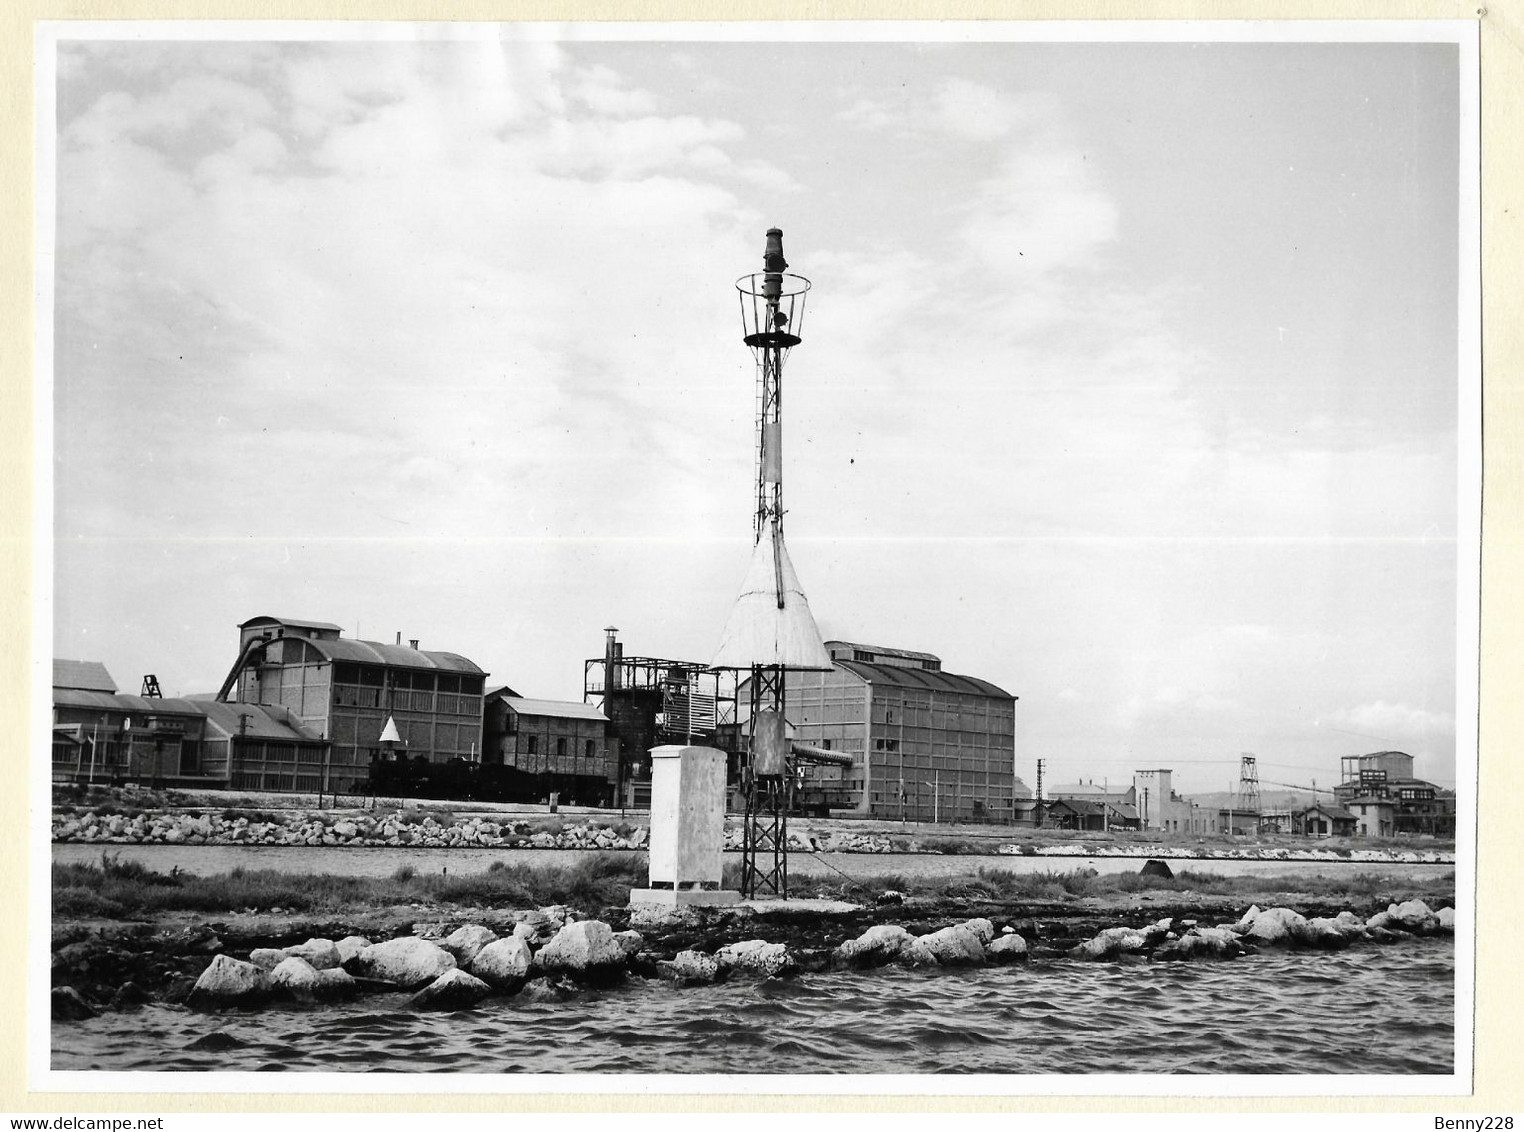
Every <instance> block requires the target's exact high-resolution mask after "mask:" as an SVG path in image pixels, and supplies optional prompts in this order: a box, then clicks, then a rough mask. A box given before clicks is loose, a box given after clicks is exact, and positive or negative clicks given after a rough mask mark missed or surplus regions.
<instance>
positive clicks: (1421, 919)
mask: <svg viewBox="0 0 1524 1132" xmlns="http://www.w3.org/2000/svg"><path fill="white" fill-rule="evenodd" d="M1386 911H1387V915H1388V916H1390V917H1391V918H1392V923H1391V924H1390V925H1389V926H1390V927H1396V928H1401V929H1402V930H1403V931H1408V932H1413V933H1414V934H1415V935H1432V934H1433V932H1434V931H1435V929H1437V928H1438V927H1439V919H1438V917H1436V916H1435V915H1434V913H1433V911H1431V910H1430V908H1429V906H1428V905H1427V904H1425V903H1424V902H1423V901H1422V900H1404V901H1403V902H1402V903H1401V904H1394V905H1392V906H1391V907H1390V908H1388V909H1387V910H1386Z"/></svg>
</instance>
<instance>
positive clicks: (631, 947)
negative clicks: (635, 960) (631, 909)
mask: <svg viewBox="0 0 1524 1132" xmlns="http://www.w3.org/2000/svg"><path fill="white" fill-rule="evenodd" d="M614 943H615V944H616V945H617V946H618V947H619V950H620V953H621V954H623V955H624V957H625V958H626V959H630V958H632V957H633V956H635V955H638V954H639V953H640V949H641V948H642V947H644V946H645V945H646V937H645V936H643V935H641V934H640V933H639V932H636V931H628V932H615V933H614Z"/></svg>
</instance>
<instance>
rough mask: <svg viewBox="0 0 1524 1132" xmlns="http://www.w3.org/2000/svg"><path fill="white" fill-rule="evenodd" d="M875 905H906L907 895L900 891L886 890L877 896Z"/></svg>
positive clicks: (874, 900) (874, 899) (874, 901)
mask: <svg viewBox="0 0 1524 1132" xmlns="http://www.w3.org/2000/svg"><path fill="white" fill-rule="evenodd" d="M873 903H875V904H903V903H905V894H904V893H903V892H900V891H898V890H897V889H893V888H886V889H885V890H884V891H883V892H880V893H879V894H878V895H877V896H875V897H874V898H873Z"/></svg>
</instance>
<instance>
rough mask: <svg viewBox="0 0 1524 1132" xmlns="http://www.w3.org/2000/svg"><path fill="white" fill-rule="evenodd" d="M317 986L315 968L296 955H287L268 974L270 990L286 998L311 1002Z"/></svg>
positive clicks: (315, 995) (314, 996) (315, 994)
mask: <svg viewBox="0 0 1524 1132" xmlns="http://www.w3.org/2000/svg"><path fill="white" fill-rule="evenodd" d="M327 969H329V970H331V969H332V968H327ZM317 985H318V973H317V968H316V967H314V966H313V965H312V964H311V963H308V962H307V960H305V959H302V958H300V957H299V956H296V955H288V956H287V957H286V958H285V959H282V960H281V961H280V962H279V963H278V964H277V965H276V967H275V969H274V970H273V971H271V972H270V989H271V990H272V991H274V992H275V993H276V994H280V995H284V996H286V997H287V998H294V999H297V1000H298V1001H311V1000H312V999H315V998H316V997H317Z"/></svg>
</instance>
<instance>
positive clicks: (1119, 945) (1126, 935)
mask: <svg viewBox="0 0 1524 1132" xmlns="http://www.w3.org/2000/svg"><path fill="white" fill-rule="evenodd" d="M1147 945H1148V939H1147V937H1146V936H1145V935H1144V934H1143V933H1142V932H1140V931H1137V930H1136V929H1134V928H1126V927H1122V928H1105V929H1103V930H1102V931H1101V932H1100V933H1099V934H1098V935H1096V936H1095V938H1094V939H1087V940H1086V941H1085V942H1084V943H1081V944H1077V945H1076V946H1074V947H1072V948H1070V949H1069V955H1070V957H1071V958H1074V959H1110V958H1112V957H1113V956H1117V955H1126V954H1129V953H1131V952H1138V951H1142V950H1143V949H1144V948H1145V947H1146V946H1147Z"/></svg>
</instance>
